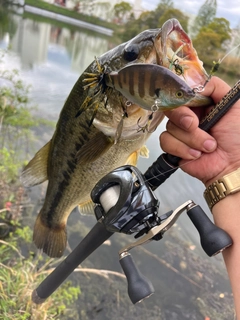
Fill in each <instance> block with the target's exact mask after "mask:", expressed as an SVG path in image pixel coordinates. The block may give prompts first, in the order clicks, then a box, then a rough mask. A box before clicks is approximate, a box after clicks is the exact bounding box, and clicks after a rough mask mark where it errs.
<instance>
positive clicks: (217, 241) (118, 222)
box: [91, 166, 232, 304]
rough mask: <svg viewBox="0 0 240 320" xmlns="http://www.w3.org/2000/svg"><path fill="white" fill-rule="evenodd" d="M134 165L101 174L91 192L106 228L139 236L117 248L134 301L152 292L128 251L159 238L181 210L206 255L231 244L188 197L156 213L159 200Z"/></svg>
mask: <svg viewBox="0 0 240 320" xmlns="http://www.w3.org/2000/svg"><path fill="white" fill-rule="evenodd" d="M145 180H146V178H145V177H144V175H143V174H142V173H141V172H140V171H139V170H138V169H137V168H136V167H133V166H123V167H120V168H118V169H116V170H114V171H112V172H110V173H109V174H107V175H106V176H105V177H103V178H102V179H101V180H100V181H99V182H98V183H97V184H96V186H95V187H94V189H93V190H92V193H91V197H92V200H93V202H95V203H96V207H95V215H96V218H97V220H98V222H100V223H101V224H103V225H104V226H105V228H106V230H108V231H109V232H121V233H125V234H133V233H136V234H135V236H134V237H135V238H140V237H141V238H140V239H138V240H137V241H136V242H134V243H132V244H129V245H127V246H125V247H124V248H122V249H121V250H120V251H119V259H120V264H121V266H122V269H123V271H124V273H125V275H126V277H127V281H128V294H129V297H130V299H131V301H132V302H133V303H134V304H135V303H137V302H140V301H141V300H143V299H144V298H147V297H149V296H150V295H151V294H153V293H154V288H153V286H152V284H151V282H150V281H149V280H148V279H147V278H146V277H145V276H143V275H142V274H141V272H140V271H139V270H138V268H137V267H136V265H135V264H134V261H133V259H132V257H131V255H130V253H129V250H131V249H132V248H134V247H136V246H139V245H142V244H144V243H146V242H149V241H151V240H161V239H162V237H163V235H164V233H165V232H166V231H167V230H168V229H169V228H171V227H172V225H173V224H174V223H175V222H176V220H177V219H178V217H179V216H180V215H181V213H182V212H183V211H186V212H187V215H188V216H189V218H190V220H191V221H192V223H193V224H194V226H195V227H196V228H197V230H198V232H199V235H200V241H201V245H202V248H203V250H204V251H205V252H206V253H207V255H208V256H213V255H216V254H218V253H219V252H221V251H223V250H224V249H225V248H227V247H229V246H230V245H231V244H232V239H231V238H230V236H229V235H228V234H227V233H226V232H225V231H224V230H222V229H220V228H218V227H217V226H215V224H213V223H212V221H211V220H210V219H209V218H208V216H207V215H206V214H205V212H204V211H203V210H202V208H201V207H200V206H199V205H196V204H195V203H194V202H193V201H191V200H189V201H187V202H185V203H183V204H182V205H181V206H179V207H178V208H177V209H176V210H174V211H169V212H167V213H165V214H163V215H161V216H158V209H159V201H158V199H157V198H156V197H155V195H154V194H153V192H152V190H151V188H150V186H149V185H148V183H147V182H146V181H145Z"/></svg>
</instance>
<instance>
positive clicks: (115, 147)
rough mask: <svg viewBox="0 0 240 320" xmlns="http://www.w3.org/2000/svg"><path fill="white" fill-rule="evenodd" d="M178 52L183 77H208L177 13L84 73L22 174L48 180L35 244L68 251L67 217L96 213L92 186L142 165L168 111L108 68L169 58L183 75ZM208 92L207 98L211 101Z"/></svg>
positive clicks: (55, 252) (26, 179)
mask: <svg viewBox="0 0 240 320" xmlns="http://www.w3.org/2000/svg"><path fill="white" fill-rule="evenodd" d="M180 46H182V49H181V50H178V48H180ZM177 50H178V52H177ZM176 52H177V54H176ZM176 55H177V58H178V66H181V68H182V70H183V73H182V74H181V75H179V77H180V78H181V79H182V80H184V81H186V83H187V84H188V85H189V86H190V87H191V88H194V87H195V86H196V85H202V84H204V83H205V81H206V79H207V74H206V72H205V70H204V68H203V66H202V63H201V61H199V59H198V57H197V53H196V51H195V50H194V48H193V46H192V43H191V40H190V39H189V37H188V36H187V34H186V33H185V32H184V30H183V29H182V28H181V26H180V24H179V22H178V21H177V20H176V19H171V20H168V21H167V22H166V23H165V24H164V25H163V27H162V28H157V29H153V30H146V31H143V32H141V33H140V34H139V35H137V36H136V37H134V38H133V39H132V40H129V41H128V42H126V43H123V44H120V45H119V46H117V47H116V48H113V49H112V50H110V51H108V52H106V53H104V54H103V55H101V56H100V57H98V58H97V59H95V60H94V61H93V62H92V63H91V64H90V65H89V66H88V67H87V69H86V70H85V72H84V73H83V74H82V75H81V76H80V77H79V79H78V80H77V82H76V84H75V85H74V87H73V89H72V90H71V92H70V94H69V96H68V98H67V100H66V102H65V104H64V106H63V109H62V111H61V113H60V116H59V120H58V122H57V125H56V130H55V132H54V134H53V137H52V139H51V140H50V141H49V142H48V143H47V144H46V145H45V146H43V147H42V148H41V149H40V150H39V151H38V152H37V153H36V155H35V156H34V157H33V159H32V160H30V162H29V163H28V164H27V166H26V167H25V168H24V170H23V172H22V175H21V181H22V183H23V185H24V186H26V187H31V186H34V185H38V184H40V183H42V182H44V181H46V180H48V187H47V191H46V197H45V201H44V204H43V207H42V209H41V210H40V212H39V214H38V216H37V219H36V222H35V226H34V231H33V241H34V243H35V245H36V246H37V248H39V249H42V250H43V252H45V253H46V254H47V255H49V256H51V257H60V256H62V254H63V252H64V249H65V247H66V243H67V232H66V223H67V219H68V216H69V214H70V213H71V211H72V210H73V209H74V208H75V207H76V206H79V208H80V212H82V213H90V212H93V211H92V203H91V201H90V192H91V190H92V188H93V187H94V185H95V184H96V183H97V181H98V180H99V179H101V178H102V177H103V176H104V175H106V174H107V173H108V172H109V171H111V170H113V169H115V168H117V167H119V166H122V165H124V164H132V165H136V164H137V159H138V157H139V156H147V149H146V147H145V146H144V144H145V142H146V140H147V139H148V138H149V136H150V134H151V132H152V131H153V130H154V129H155V128H156V127H157V126H158V125H159V123H160V122H161V121H162V119H163V117H164V116H163V113H162V112H161V111H156V112H151V111H148V110H146V109H144V108H141V107H140V106H139V105H138V104H136V103H128V102H129V101H128V100H129V99H128V98H126V97H125V96H124V95H122V94H121V92H119V91H117V90H116V89H114V88H111V87H108V86H106V85H104V81H103V82H101V74H102V70H103V75H104V74H110V73H111V72H115V71H119V70H120V69H122V68H124V67H125V66H127V65H130V64H135V65H136V64H143V63H144V64H150V65H161V66H163V67H165V68H167V69H172V70H171V71H172V72H173V73H176V74H177V68H176V67H175V66H173V64H172V60H173V59H174V61H175V56H176ZM175 65H176V61H175ZM172 66H173V67H172ZM99 69H101V70H99ZM95 74H98V75H99V74H100V80H99V77H98V76H96V77H95V80H94V81H92V79H90V83H89V85H88V84H87V83H88V80H87V78H88V77H89V75H91V76H90V78H91V77H92V78H94V75H95ZM103 80H104V77H103ZM143 85H147V84H146V83H145V82H144V83H143ZM162 94H163V95H164V90H163V92H162ZM204 99H205V100H207V98H203V100H202V102H201V103H205V102H206V101H205V100H204Z"/></svg>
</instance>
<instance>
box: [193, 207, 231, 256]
mask: <svg viewBox="0 0 240 320" xmlns="http://www.w3.org/2000/svg"><path fill="white" fill-rule="evenodd" d="M187 215H188V216H189V218H190V219H191V221H192V223H193V224H194V226H195V227H196V229H197V230H198V232H199V235H200V242H201V245H202V248H203V250H204V251H205V252H206V254H207V255H208V256H209V257H212V256H214V255H216V254H218V253H219V252H221V251H223V250H224V249H226V248H227V247H229V246H231V245H232V243H233V242H232V239H231V237H230V236H229V234H228V233H227V232H226V231H224V230H223V229H221V228H219V227H217V226H216V225H215V224H214V223H213V222H212V221H211V220H210V219H209V218H208V216H207V215H206V213H205V212H204V211H203V210H202V208H201V207H200V206H199V205H196V204H195V205H194V206H192V207H190V208H189V209H187Z"/></svg>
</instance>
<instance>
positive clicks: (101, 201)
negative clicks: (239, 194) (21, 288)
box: [32, 80, 240, 304]
mask: <svg viewBox="0 0 240 320" xmlns="http://www.w3.org/2000/svg"><path fill="white" fill-rule="evenodd" d="M239 98H240V80H239V81H238V82H237V83H236V84H235V85H234V86H233V88H232V89H231V90H230V91H229V92H228V93H227V94H226V95H225V96H224V97H223V98H222V100H221V101H220V102H219V103H218V104H217V105H216V106H215V107H214V108H213V109H212V110H211V112H210V113H209V114H208V115H207V116H206V117H205V118H204V119H203V120H202V121H201V123H200V127H201V128H202V129H203V130H205V131H208V130H209V129H210V128H212V127H213V126H214V125H215V124H216V123H217V122H218V121H219V120H220V119H221V118H222V117H223V116H224V114H225V113H226V112H227V111H228V110H229V109H230V108H231V107H232V106H233V105H234V103H235V102H236V101H237V100H238V99H239ZM179 160H180V158H178V157H174V156H172V155H168V154H166V153H164V154H162V155H161V156H160V157H159V158H158V159H157V160H156V161H155V162H154V163H153V164H152V166H151V167H150V168H149V169H148V170H147V171H146V172H145V174H142V173H141V172H140V171H139V169H137V168H136V167H134V166H123V167H120V168H117V169H116V170H113V171H112V172H110V173H108V174H107V175H106V176H105V177H103V178H102V179H101V180H100V181H99V182H98V183H97V184H96V186H95V187H94V188H93V190H92V192H91V198H92V200H93V202H95V204H96V206H95V209H94V211H95V216H96V219H97V223H96V224H95V226H94V227H93V228H92V229H91V230H90V231H89V233H88V234H87V236H86V237H85V238H84V239H83V240H82V241H81V242H80V243H79V244H78V246H77V247H76V248H75V249H74V250H73V251H72V252H71V253H70V254H69V255H68V256H67V257H66V258H65V260H64V261H62V262H61V263H60V265H58V266H57V267H56V268H55V270H54V271H53V272H52V273H51V274H50V275H48V276H47V277H46V278H45V280H43V282H42V283H41V284H40V285H39V286H38V287H37V288H36V289H35V290H34V291H33V293H32V300H33V302H35V303H37V304H41V303H43V302H44V301H45V300H46V299H47V298H48V297H49V296H50V295H51V294H52V293H53V292H54V291H55V290H56V289H57V288H58V287H59V286H60V285H61V284H62V283H63V281H64V280H65V279H66V278H67V277H68V276H69V275H70V274H71V273H72V272H73V271H74V269H75V268H76V267H77V266H78V265H79V264H81V263H82V262H83V261H84V260H85V259H86V258H87V257H88V256H89V255H90V254H91V253H92V252H93V251H95V250H96V249H97V248H98V247H99V246H100V245H101V244H102V243H103V242H104V241H106V240H107V239H108V238H109V237H111V236H112V235H113V233H115V232H121V233H125V234H134V233H135V236H134V237H135V238H136V239H138V240H136V241H135V242H134V243H131V244H129V245H127V246H125V247H124V248H122V249H121V250H120V251H119V260H120V264H121V266H122V269H123V272H124V273H125V275H126V278H127V281H128V294H129V297H130V299H131V301H132V302H133V303H134V304H135V303H137V302H140V301H142V300H143V299H144V298H146V297H149V296H150V295H151V294H153V293H154V288H153V285H152V283H151V282H150V281H149V280H148V279H147V278H146V277H145V276H144V275H142V274H141V272H140V271H139V270H138V268H137V267H136V265H135V263H134V261H133V259H132V256H131V254H130V253H129V251H130V250H131V249H133V248H135V247H136V246H139V245H142V244H144V243H146V242H149V241H152V240H155V241H158V240H161V239H162V237H163V235H164V233H165V232H166V231H167V230H169V229H170V228H171V227H172V225H173V224H174V223H175V222H176V220H177V219H178V218H179V216H180V215H181V214H182V213H183V212H184V211H186V213H187V215H188V217H189V218H190V220H191V221H192V223H193V224H194V226H195V227H196V229H197V230H198V232H199V235H200V241H201V245H202V248H203V250H204V251H205V252H206V254H207V255H208V256H213V255H216V254H217V253H219V252H221V251H223V250H224V249H225V248H227V247H229V246H231V245H232V239H231V238H230V236H229V235H228V234H227V233H226V232H225V231H224V230H222V229H221V228H219V227H217V226H215V224H214V223H213V222H212V221H211V220H210V219H209V218H208V216H207V215H206V214H205V212H204V211H203V210H202V208H201V207H200V206H199V205H197V204H195V203H194V202H193V201H192V200H188V201H186V202H185V203H183V204H182V205H180V206H179V207H178V208H176V209H175V210H174V211H169V212H167V213H165V214H163V215H161V216H158V210H159V206H160V203H159V200H158V199H157V198H156V196H155V195H154V193H153V190H155V189H156V188H157V187H158V186H160V185H161V184H162V183H163V182H164V181H165V180H166V179H167V178H168V177H169V176H170V175H171V174H172V173H173V172H175V171H176V170H177V165H178V162H179ZM169 169H170V171H169ZM149 180H150V181H151V182H149Z"/></svg>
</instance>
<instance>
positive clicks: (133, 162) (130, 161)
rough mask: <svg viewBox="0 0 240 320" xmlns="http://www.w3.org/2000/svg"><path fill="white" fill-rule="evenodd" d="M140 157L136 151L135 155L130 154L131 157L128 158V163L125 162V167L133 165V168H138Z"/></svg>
mask: <svg viewBox="0 0 240 320" xmlns="http://www.w3.org/2000/svg"><path fill="white" fill-rule="evenodd" d="M138 156H139V152H138V151H134V152H133V153H131V154H130V156H129V157H128V158H127V161H126V162H125V165H127V164H128V165H131V166H136V164H137V161H138Z"/></svg>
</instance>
